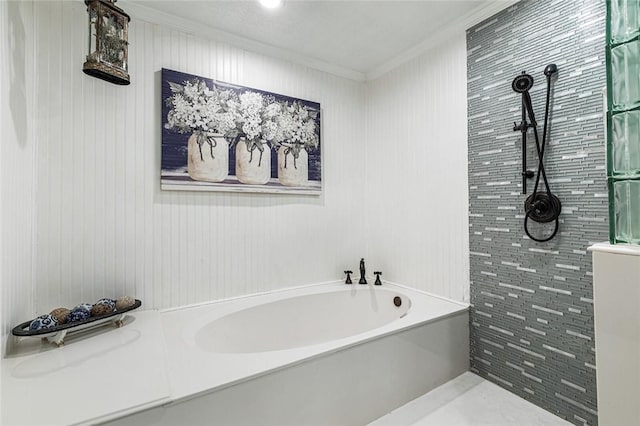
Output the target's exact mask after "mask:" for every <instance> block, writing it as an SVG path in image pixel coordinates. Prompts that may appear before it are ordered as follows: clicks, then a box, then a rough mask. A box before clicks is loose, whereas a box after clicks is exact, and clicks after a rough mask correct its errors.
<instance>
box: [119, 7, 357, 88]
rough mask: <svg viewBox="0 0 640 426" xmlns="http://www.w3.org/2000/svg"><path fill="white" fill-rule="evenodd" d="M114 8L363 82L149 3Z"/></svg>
mask: <svg viewBox="0 0 640 426" xmlns="http://www.w3.org/2000/svg"><path fill="white" fill-rule="evenodd" d="M118 7H120V8H122V9H123V10H124V11H125V12H126V13H127V14H128V15H130V16H131V18H132V20H140V21H145V22H148V23H151V24H157V25H162V26H164V27H168V28H173V29H175V30H178V31H182V32H184V33H187V34H192V35H195V36H200V37H204V38H207V39H212V40H217V41H221V42H223V43H228V44H231V45H234V46H237V47H238V48H241V49H245V50H249V51H251V52H255V53H259V54H261V55H266V56H269V57H272V58H278V59H284V60H287V61H290V62H293V63H295V64H299V65H303V66H307V67H310V68H313V69H316V70H319V71H324V72H327V73H329V74H333V75H336V76H338V77H343V78H348V79H350V80H354V81H362V82H363V81H365V74H364V73H362V72H359V71H354V70H352V69H349V68H344V67H341V66H339V65H335V64H331V63H329V62H325V61H322V60H320V59H316V58H313V57H310V56H306V55H301V54H298V53H295V52H292V51H290V50H287V49H283V48H280V47H276V46H272V45H270V44H266V43H262V42H260V41H256V40H251V39H249V38H245V37H241V36H237V35H235V34H231V33H228V32H226V31H222V30H219V29H216V28H213V27H209V26H207V25H204V24H201V23H199V22H194V21H191V20H189V19H185V18H182V17H179V16H175V15H171V14H169V13H166V12H161V11H159V10H156V9H153V8H151V7H149V6H144V5H142V4H140V2H138V1H134V0H120V1H119V2H118Z"/></svg>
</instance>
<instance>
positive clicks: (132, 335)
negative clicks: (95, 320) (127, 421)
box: [0, 311, 170, 426]
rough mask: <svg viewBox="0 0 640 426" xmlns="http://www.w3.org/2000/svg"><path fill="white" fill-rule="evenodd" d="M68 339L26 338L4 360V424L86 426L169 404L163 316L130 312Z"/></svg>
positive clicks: (156, 313) (146, 312) (151, 312)
mask: <svg viewBox="0 0 640 426" xmlns="http://www.w3.org/2000/svg"><path fill="white" fill-rule="evenodd" d="M124 322H125V325H124V326H123V327H122V328H115V327H109V326H107V325H105V326H103V327H100V328H98V329H95V330H93V331H90V332H84V333H83V332H79V333H78V334H71V335H68V336H67V337H66V338H65V342H66V345H65V346H63V347H60V348H58V347H56V346H55V345H53V344H51V343H48V342H42V341H41V340H40V339H37V338H22V339H21V340H20V342H18V344H17V345H16V350H15V353H12V354H10V355H9V356H8V357H7V358H4V359H2V421H1V422H0V423H1V424H3V425H11V426H14V425H30V426H32V425H45V424H46V425H85V424H96V423H98V422H104V421H107V420H110V419H113V418H117V417H120V416H123V415H126V414H129V413H131V412H135V411H139V410H142V409H144V408H149V407H153V406H157V405H161V404H163V403H165V402H168V401H170V398H169V397H170V389H169V382H168V379H167V374H166V371H167V368H166V352H165V344H164V341H165V339H164V335H163V331H162V327H161V320H160V313H159V312H157V311H131V312H130V313H129V314H127V316H126V317H125V321H124Z"/></svg>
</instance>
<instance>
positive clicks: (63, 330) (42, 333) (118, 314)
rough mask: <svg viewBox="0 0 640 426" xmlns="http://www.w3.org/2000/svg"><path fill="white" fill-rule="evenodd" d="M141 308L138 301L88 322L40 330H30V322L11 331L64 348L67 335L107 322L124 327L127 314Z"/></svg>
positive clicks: (92, 318) (83, 321)
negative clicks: (123, 321)
mask: <svg viewBox="0 0 640 426" xmlns="http://www.w3.org/2000/svg"><path fill="white" fill-rule="evenodd" d="M140 306H142V302H141V301H140V300H138V299H136V302H135V303H134V304H133V305H131V306H129V307H128V308H124V309H119V310H117V311H113V312H110V313H108V314H105V315H99V316H95V317H90V318H87V319H86V320H82V321H75V322H72V323H66V324H60V325H57V326H55V327H51V328H43V329H40V330H29V325H30V324H31V321H33V320H29V321H26V322H23V323H22V324H19V325H17V326H15V327H14V328H13V330H11V334H13V335H14V336H18V337H40V338H42V339H46V340H48V341H49V342H51V343H55V344H56V345H58V346H62V345H64V338H65V336H66V335H67V333H73V332H76V331H80V330H86V329H88V328H94V327H98V326H100V325H103V324H105V323H107V322H111V323H113V324H114V325H115V326H116V327H122V320H123V319H124V316H125V313H127V312H129V311H132V310H134V309H137V308H139V307H140Z"/></svg>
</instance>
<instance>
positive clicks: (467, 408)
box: [369, 372, 570, 426]
mask: <svg viewBox="0 0 640 426" xmlns="http://www.w3.org/2000/svg"><path fill="white" fill-rule="evenodd" d="M410 425H414V426H466V425H469V426H513V425H518V426H567V425H570V423H568V422H567V421H565V420H563V419H561V418H559V417H557V416H555V415H553V414H551V413H549V412H548V411H545V410H543V409H542V408H540V407H538V406H536V405H533V404H532V403H530V402H528V401H526V400H524V399H522V398H520V397H518V396H516V395H514V394H512V393H511V392H509V391H507V390H505V389H502V388H501V387H499V386H497V385H495V384H493V383H491V382H488V381H486V380H484V379H483V378H481V377H479V376H477V375H475V374H473V373H470V372H467V373H464V374H462V375H460V376H458V377H456V378H455V379H453V380H451V381H450V382H448V383H445V384H444V385H442V386H440V387H438V388H436V389H434V390H433V391H431V392H429V393H427V394H426V395H423V396H421V397H419V398H417V399H415V400H413V401H411V402H409V403H408V404H405V405H404V406H402V407H400V408H398V409H397V410H394V411H392V412H391V413H389V414H387V415H385V416H384V417H381V418H379V419H378V420H376V421H374V422H373V423H370V425H369V426H410Z"/></svg>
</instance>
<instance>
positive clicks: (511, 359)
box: [467, 0, 608, 425]
mask: <svg viewBox="0 0 640 426" xmlns="http://www.w3.org/2000/svg"><path fill="white" fill-rule="evenodd" d="M604 43H605V2H604V1H602V0H556V1H551V0H538V1H523V2H520V3H518V4H516V5H514V6H512V7H510V8H509V9H506V10H504V11H502V12H500V13H499V14H497V15H495V16H494V17H492V18H490V19H488V20H486V21H485V22H483V23H481V24H479V25H477V26H476V27H474V28H472V29H470V30H469V31H468V32H467V48H468V60H467V63H468V96H469V98H468V114H469V117H468V121H469V205H470V212H469V216H470V217H469V222H470V252H471V280H472V282H471V303H472V308H471V369H472V371H474V372H476V373H477V374H479V375H481V376H482V377H484V378H486V379H488V380H490V381H492V382H494V383H496V384H498V385H500V386H502V387H504V388H506V389H508V390H510V391H512V392H513V393H515V394H517V395H519V396H521V397H523V398H525V399H527V400H529V401H531V402H533V403H535V404H537V405H539V406H541V407H543V408H545V409H546V410H548V411H551V412H553V413H555V414H557V415H558V416H560V417H562V418H565V419H567V420H568V421H570V422H572V423H574V424H590V425H593V424H597V421H598V420H597V402H596V374H595V369H596V366H595V350H594V338H593V299H592V297H593V292H592V268H591V254H590V253H588V252H587V251H586V250H587V247H589V245H591V244H592V243H594V242H600V241H607V239H608V225H607V220H608V218H607V189H606V170H605V135H604V132H605V126H604V118H603V113H604V107H603V97H602V89H603V88H604V87H605V85H606V83H605V65H604V61H605V53H604ZM549 63H555V64H557V65H558V68H559V73H558V79H557V81H556V83H555V86H554V90H553V92H552V93H553V101H552V106H553V109H552V111H553V112H552V115H551V138H550V142H549V144H548V145H547V151H546V152H545V167H546V170H547V176H548V177H549V178H550V185H551V190H552V192H553V193H554V194H556V195H557V196H558V197H559V198H560V200H561V201H562V214H561V216H560V228H559V229H560V230H559V233H558V235H557V236H556V237H555V238H554V239H553V240H551V241H549V242H547V243H537V242H535V241H533V240H531V239H529V238H528V237H527V236H526V234H525V232H524V229H523V220H524V208H523V203H524V200H525V199H526V197H527V196H528V195H529V194H531V191H532V189H533V184H534V180H529V183H528V187H529V188H528V194H527V195H522V194H521V190H522V187H521V176H520V171H521V158H522V154H521V136H520V133H519V132H518V133H516V132H513V122H514V121H517V122H520V118H521V112H520V111H521V109H520V108H521V97H520V95H517V94H515V93H514V92H513V91H512V89H511V82H512V80H513V78H514V77H515V76H516V75H518V74H519V73H521V72H522V71H526V72H528V73H529V74H531V75H533V77H534V79H535V85H534V88H533V90H532V91H531V96H532V98H533V104H534V109H535V112H536V118H537V119H538V122H539V131H540V134H541V133H542V124H543V121H544V97H545V91H546V81H545V76H544V75H543V73H542V71H543V69H544V67H545V66H546V65H547V64H549ZM528 141H529V149H528V166H529V169H531V170H537V155H536V154H535V148H534V146H535V145H534V138H533V134H532V131H530V132H529V136H528ZM530 230H531V231H532V233H533V234H534V235H536V234H537V235H540V236H541V235H544V233H545V232H551V231H552V230H553V225H552V224H549V225H537V224H535V223H533V224H532V225H531V226H530ZM547 235H548V234H547Z"/></svg>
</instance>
